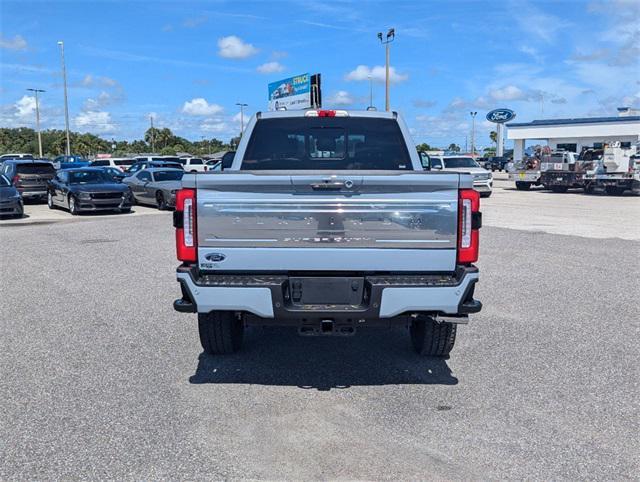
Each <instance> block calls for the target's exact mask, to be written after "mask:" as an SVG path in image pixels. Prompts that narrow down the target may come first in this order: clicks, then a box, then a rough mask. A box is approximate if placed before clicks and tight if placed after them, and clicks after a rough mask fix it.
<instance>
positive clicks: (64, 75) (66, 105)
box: [58, 40, 71, 156]
mask: <svg viewBox="0 0 640 482" xmlns="http://www.w3.org/2000/svg"><path fill="white" fill-rule="evenodd" d="M58 45H59V46H60V62H61V63H62V80H63V82H64V126H65V131H66V133H67V148H66V151H65V152H66V154H67V156H70V155H71V141H70V139H69V102H68V99H67V67H66V65H65V63H64V42H63V41H62V40H60V41H58Z"/></svg>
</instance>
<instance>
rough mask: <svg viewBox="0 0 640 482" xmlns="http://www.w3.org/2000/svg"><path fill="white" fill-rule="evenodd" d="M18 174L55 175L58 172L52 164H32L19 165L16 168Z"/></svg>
mask: <svg viewBox="0 0 640 482" xmlns="http://www.w3.org/2000/svg"><path fill="white" fill-rule="evenodd" d="M16 172H17V173H18V174H55V172H56V170H55V169H54V168H53V165H52V164H49V163H48V162H47V163H44V162H41V163H32V164H18V165H17V166H16Z"/></svg>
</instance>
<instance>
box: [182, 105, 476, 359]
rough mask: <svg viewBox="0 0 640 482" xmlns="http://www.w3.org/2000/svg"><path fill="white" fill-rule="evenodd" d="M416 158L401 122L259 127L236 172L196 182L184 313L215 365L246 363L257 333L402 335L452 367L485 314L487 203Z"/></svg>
mask: <svg viewBox="0 0 640 482" xmlns="http://www.w3.org/2000/svg"><path fill="white" fill-rule="evenodd" d="M413 146H414V144H413V142H412V141H411V139H410V136H409V132H408V128H407V127H406V125H405V124H404V122H403V121H402V119H401V118H400V117H399V116H398V115H397V114H396V113H392V112H371V111H365V112H356V111H350V112H347V111H333V110H307V111H290V112H287V111H279V112H268V113H257V114H256V115H255V116H254V117H253V118H252V119H251V121H250V122H249V125H248V127H247V129H246V131H245V134H244V136H243V137H242V140H241V142H240V145H239V147H238V151H237V153H236V155H235V158H234V161H233V164H232V166H231V168H230V169H226V170H224V171H222V172H209V173H202V174H185V175H184V177H183V189H182V190H180V191H178V194H177V203H176V211H175V213H174V226H175V227H176V244H177V255H178V259H179V260H180V261H182V264H181V265H180V266H179V267H178V269H177V279H178V282H179V283H180V286H181V290H182V297H181V298H180V299H178V300H176V301H175V302H174V308H175V309H176V310H177V311H179V312H184V313H197V314H198V326H199V333H200V340H201V343H202V346H203V348H204V351H205V353H208V354H221V353H230V352H234V351H236V350H238V349H239V348H240V346H241V342H242V336H243V330H244V328H245V327H246V326H250V325H261V326H264V325H284V326H292V327H296V328H297V329H298V331H299V333H300V334H302V335H352V334H354V333H355V332H356V330H358V329H361V328H364V327H368V326H389V325H391V324H400V325H403V326H408V327H409V332H410V335H411V340H412V343H413V346H414V348H415V350H416V351H417V352H419V353H421V354H424V355H430V356H446V355H448V354H449V352H450V351H451V349H452V348H453V345H454V342H455V335H456V327H457V324H458V323H466V322H467V321H468V315H469V314H471V313H477V312H478V311H480V309H481V307H482V304H481V303H480V302H479V301H477V300H475V299H474V296H473V295H474V287H475V284H476V283H477V281H478V279H479V272H478V269H477V268H476V267H475V266H474V265H473V263H474V262H475V261H476V260H477V258H478V248H479V228H480V226H481V219H482V218H481V214H480V212H479V207H480V200H479V194H478V192H477V191H475V190H474V189H473V178H472V176H471V175H469V174H467V173H458V172H435V171H424V170H423V168H422V165H421V163H420V158H419V157H418V152H417V151H416V149H415V148H414V147H413Z"/></svg>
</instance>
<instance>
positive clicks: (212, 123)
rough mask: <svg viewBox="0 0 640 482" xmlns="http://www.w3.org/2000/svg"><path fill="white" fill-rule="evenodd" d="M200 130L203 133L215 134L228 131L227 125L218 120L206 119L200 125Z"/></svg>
mask: <svg viewBox="0 0 640 482" xmlns="http://www.w3.org/2000/svg"><path fill="white" fill-rule="evenodd" d="M200 128H201V129H202V130H203V131H207V132H216V133H220V132H227V131H228V130H229V126H228V125H227V123H226V122H224V121H221V120H219V119H207V120H205V121H204V122H203V123H202V124H201V125H200Z"/></svg>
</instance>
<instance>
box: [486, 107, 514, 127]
mask: <svg viewBox="0 0 640 482" xmlns="http://www.w3.org/2000/svg"><path fill="white" fill-rule="evenodd" d="M515 117H516V113H515V112H513V111H512V110H511V109H494V110H492V111H491V112H489V113H488V114H487V120H488V121H489V122H495V123H496V124H502V123H503V122H509V121H510V120H512V119H515Z"/></svg>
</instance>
